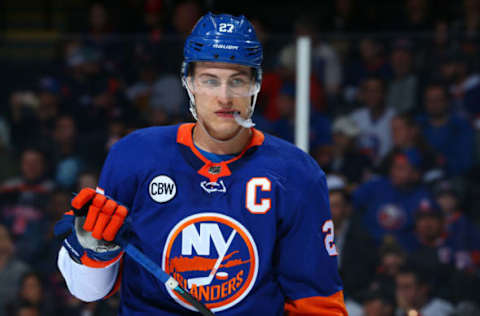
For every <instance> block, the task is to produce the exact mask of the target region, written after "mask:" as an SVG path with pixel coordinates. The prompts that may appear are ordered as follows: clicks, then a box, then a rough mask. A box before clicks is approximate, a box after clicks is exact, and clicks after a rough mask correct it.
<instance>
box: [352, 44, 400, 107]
mask: <svg viewBox="0 0 480 316" xmlns="http://www.w3.org/2000/svg"><path fill="white" fill-rule="evenodd" d="M358 49H359V52H360V59H355V58H352V60H351V61H350V62H347V64H346V66H345V67H344V70H345V75H344V77H345V79H344V82H343V85H344V99H345V100H346V101H347V102H348V103H354V102H355V100H356V99H357V95H358V90H359V88H360V86H361V85H362V83H364V82H365V81H367V80H368V78H371V77H377V78H380V79H382V80H386V81H388V80H390V78H391V77H392V70H391V68H390V65H389V64H388V63H387V60H386V59H385V57H384V56H383V47H382V46H381V45H380V43H379V42H378V41H377V40H376V39H374V38H368V37H366V38H363V39H362V40H361V41H360V43H359V45H358Z"/></svg>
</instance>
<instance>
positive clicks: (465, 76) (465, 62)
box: [449, 56, 480, 120]
mask: <svg viewBox="0 0 480 316" xmlns="http://www.w3.org/2000/svg"><path fill="white" fill-rule="evenodd" d="M452 62H453V65H452V67H453V74H452V75H453V82H452V85H451V86H450V87H449V90H450V91H449V92H450V94H451V96H452V106H453V108H454V109H458V110H460V111H464V112H466V113H467V114H468V117H469V118H470V119H471V120H475V119H479V118H480V74H478V72H477V69H475V67H474V65H473V61H472V60H469V59H468V57H466V56H458V57H457V58H455V60H453V61H452Z"/></svg>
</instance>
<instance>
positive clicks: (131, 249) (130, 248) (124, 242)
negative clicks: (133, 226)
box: [72, 203, 215, 316]
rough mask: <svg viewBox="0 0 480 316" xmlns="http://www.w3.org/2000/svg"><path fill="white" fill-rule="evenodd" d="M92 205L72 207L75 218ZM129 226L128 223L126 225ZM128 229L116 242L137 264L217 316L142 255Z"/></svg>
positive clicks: (202, 311) (206, 313) (206, 314)
mask: <svg viewBox="0 0 480 316" xmlns="http://www.w3.org/2000/svg"><path fill="white" fill-rule="evenodd" d="M89 204H90V203H87V205H84V206H83V207H82V209H80V210H79V209H76V208H74V207H72V210H73V212H74V214H75V216H78V217H83V216H86V215H87V212H88V207H89ZM125 224H127V223H125ZM127 232H128V229H121V230H120V231H119V232H118V234H117V236H116V238H115V240H114V242H115V243H116V244H117V245H119V246H120V247H122V248H123V249H124V251H125V253H127V254H128V255H129V256H130V258H132V259H133V260H134V261H135V262H137V263H138V264H140V265H141V266H143V267H144V268H145V269H146V270H147V271H149V272H150V273H151V274H153V275H154V276H155V277H156V278H157V279H158V280H160V281H161V282H162V283H163V284H165V286H166V287H168V288H169V289H171V290H172V291H175V292H176V293H178V294H179V295H180V296H181V297H183V298H184V299H185V300H186V301H187V302H188V303H190V304H191V305H192V306H193V307H194V308H196V309H197V310H198V312H200V314H202V315H203V316H215V314H214V313H213V312H212V311H211V310H209V309H208V308H207V307H206V306H205V305H204V304H203V303H202V302H200V301H199V300H197V299H196V298H195V297H194V296H193V295H191V294H190V293H188V291H186V290H185V289H184V288H183V287H182V286H181V285H180V284H179V283H178V282H177V280H175V279H174V278H173V277H172V276H170V275H169V274H168V273H166V272H165V271H163V270H162V268H160V267H159V266H158V265H157V264H156V263H155V262H153V261H152V260H151V259H150V258H148V257H147V256H146V255H145V254H144V253H142V252H141V251H140V250H139V249H138V248H137V247H135V246H134V245H132V244H131V243H129V242H128V238H126V235H127Z"/></svg>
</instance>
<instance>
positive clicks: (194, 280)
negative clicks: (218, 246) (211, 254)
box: [188, 230, 236, 289]
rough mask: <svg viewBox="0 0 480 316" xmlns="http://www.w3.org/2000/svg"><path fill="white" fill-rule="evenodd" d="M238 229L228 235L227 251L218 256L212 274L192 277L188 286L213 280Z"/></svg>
mask: <svg viewBox="0 0 480 316" xmlns="http://www.w3.org/2000/svg"><path fill="white" fill-rule="evenodd" d="M235 233H236V231H235V230H233V231H232V232H231V233H230V237H228V241H227V244H226V245H225V251H223V253H222V254H220V255H219V256H218V259H217V261H216V262H215V265H214V266H213V269H212V271H210V274H209V275H208V276H206V277H199V278H192V279H189V280H188V288H189V289H190V288H192V285H193V284H195V285H197V286H201V285H208V284H210V283H211V282H212V280H213V277H214V276H215V273H217V270H218V267H220V264H221V263H222V261H223V258H224V257H225V255H226V254H227V251H228V248H229V247H230V244H231V243H232V240H233V237H234V236H235Z"/></svg>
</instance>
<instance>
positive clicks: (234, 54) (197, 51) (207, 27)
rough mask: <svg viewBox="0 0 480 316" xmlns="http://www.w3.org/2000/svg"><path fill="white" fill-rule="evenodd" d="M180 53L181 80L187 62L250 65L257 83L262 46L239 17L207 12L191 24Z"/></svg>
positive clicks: (244, 20) (186, 70) (259, 73)
mask: <svg viewBox="0 0 480 316" xmlns="http://www.w3.org/2000/svg"><path fill="white" fill-rule="evenodd" d="M183 52H184V62H183V65H182V77H186V76H187V75H188V67H189V64H190V63H191V62H196V61H213V62H224V63H232V64H239V65H245V66H250V67H252V68H254V69H255V76H256V80H257V82H261V79H262V70H261V64H262V60H263V52H262V45H261V44H260V42H259V41H258V39H257V35H256V33H255V30H254V29H253V26H252V24H251V23H250V22H249V21H248V20H247V19H246V18H245V17H244V16H243V15H241V16H238V17H236V16H233V15H230V14H218V15H215V14H212V13H211V12H209V13H207V14H206V15H204V16H203V17H201V18H200V19H199V20H198V22H197V24H195V26H194V28H193V30H192V33H191V34H190V35H189V36H188V38H187V40H186V41H185V46H184V50H183Z"/></svg>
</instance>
